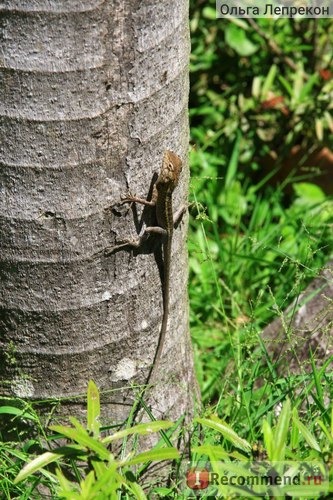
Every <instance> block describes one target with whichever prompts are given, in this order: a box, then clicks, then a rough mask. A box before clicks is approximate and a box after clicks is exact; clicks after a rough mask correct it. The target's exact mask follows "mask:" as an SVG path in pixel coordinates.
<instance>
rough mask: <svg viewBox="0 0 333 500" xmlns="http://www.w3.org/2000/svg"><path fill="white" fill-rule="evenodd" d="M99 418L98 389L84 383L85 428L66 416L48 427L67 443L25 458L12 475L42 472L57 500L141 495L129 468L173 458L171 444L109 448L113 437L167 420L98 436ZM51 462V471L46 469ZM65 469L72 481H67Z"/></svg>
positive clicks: (147, 430) (142, 432) (153, 428)
mask: <svg viewBox="0 0 333 500" xmlns="http://www.w3.org/2000/svg"><path fill="white" fill-rule="evenodd" d="M99 419H100V397H99V391H98V389H97V387H96V385H95V384H94V382H92V381H90V382H89V385H88V391H87V426H86V427H84V426H83V425H81V424H80V422H79V421H78V420H77V419H76V418H74V417H72V418H70V422H71V424H72V427H67V426H64V425H52V426H50V429H51V430H52V431H53V432H55V433H57V436H56V439H64V438H65V439H67V440H68V444H66V445H64V446H60V447H58V448H55V449H54V450H52V451H48V452H45V453H43V454H41V455H40V456H38V457H36V458H35V459H34V460H32V461H31V462H29V463H28V464H27V465H26V466H25V467H24V468H23V469H22V470H21V471H20V473H19V474H18V475H17V477H16V479H15V481H14V483H15V484H17V483H19V482H21V481H24V480H26V479H28V478H30V477H31V476H32V475H34V474H36V473H37V472H39V473H41V474H47V475H48V476H49V477H50V478H51V479H52V481H53V483H54V484H55V486H56V490H57V495H58V496H59V497H60V498H68V499H70V500H74V499H76V498H77V499H83V498H87V499H88V498H89V499H93V498H96V499H97V498H109V499H111V500H112V499H116V498H119V494H120V493H121V492H123V493H124V494H130V495H132V496H133V497H134V498H140V499H144V498H146V496H145V494H144V491H143V489H142V487H141V486H140V485H139V483H138V481H137V480H136V474H137V471H135V466H137V465H139V464H141V465H142V464H144V465H145V466H147V464H149V463H151V462H153V461H160V460H174V459H177V458H179V452H178V451H177V449H175V448H173V447H172V446H167V447H160V446H157V447H155V448H153V449H151V450H149V451H147V452H142V453H135V452H134V451H132V452H129V453H127V454H125V455H124V454H122V455H121V456H120V457H116V456H115V455H114V454H113V453H112V452H111V451H110V449H109V446H110V445H111V444H112V445H116V444H117V443H118V442H119V441H120V442H122V443H123V444H124V443H126V440H127V438H129V437H138V436H146V435H151V434H152V433H155V432H161V431H163V432H164V431H165V430H167V429H170V428H171V427H173V426H174V424H173V423H172V422H169V421H154V422H149V423H144V424H138V425H135V426H133V427H129V428H127V429H123V430H119V431H117V432H114V433H113V434H111V435H109V436H103V433H102V431H101V426H100V423H99ZM52 463H55V464H56V466H57V467H56V471H55V473H54V472H51V471H50V470H49V469H47V466H49V465H50V464H52ZM69 471H71V473H72V474H71V475H72V479H68V472H69Z"/></svg>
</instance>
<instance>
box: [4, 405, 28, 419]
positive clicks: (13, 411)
mask: <svg viewBox="0 0 333 500" xmlns="http://www.w3.org/2000/svg"><path fill="white" fill-rule="evenodd" d="M1 413H4V414H8V415H15V416H17V417H20V418H25V419H27V420H37V419H36V416H35V415H32V414H31V413H28V412H27V411H26V410H23V409H22V408H17V407H16V406H0V414H1Z"/></svg>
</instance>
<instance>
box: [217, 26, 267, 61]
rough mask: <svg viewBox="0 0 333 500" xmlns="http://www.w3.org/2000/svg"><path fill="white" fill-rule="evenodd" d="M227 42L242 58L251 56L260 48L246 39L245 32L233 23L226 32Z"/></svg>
mask: <svg viewBox="0 0 333 500" xmlns="http://www.w3.org/2000/svg"><path fill="white" fill-rule="evenodd" d="M225 41H226V43H227V44H228V45H229V46H230V47H231V48H232V49H234V51H235V52H237V54H239V55H240V56H250V55H252V54H254V53H255V52H256V51H257V50H258V48H259V47H258V45H254V44H253V43H252V42H251V41H250V40H249V39H248V38H246V34H245V31H244V30H242V29H241V28H239V27H238V26H235V25H234V24H232V23H230V24H229V25H228V26H227V28H226V30H225Z"/></svg>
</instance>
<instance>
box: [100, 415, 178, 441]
mask: <svg viewBox="0 0 333 500" xmlns="http://www.w3.org/2000/svg"><path fill="white" fill-rule="evenodd" d="M173 425H174V423H173V422H170V421H168V420H155V422H148V423H144V424H138V425H135V426H134V427H129V428H128V429H124V430H122V431H119V432H115V433H114V434H112V436H107V437H106V438H104V439H102V442H103V443H104V444H108V443H111V442H112V441H116V440H117V439H123V438H124V437H125V436H130V435H132V434H139V435H140V436H145V435H146V434H152V433H153V432H159V431H160V430H162V429H170V427H172V426H173Z"/></svg>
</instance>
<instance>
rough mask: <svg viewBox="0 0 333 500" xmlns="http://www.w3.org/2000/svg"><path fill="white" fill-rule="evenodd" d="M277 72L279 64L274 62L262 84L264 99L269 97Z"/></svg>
mask: <svg viewBox="0 0 333 500" xmlns="http://www.w3.org/2000/svg"><path fill="white" fill-rule="evenodd" d="M276 72H277V66H276V65H275V64H272V66H271V67H270V69H269V72H268V74H267V76H266V79H265V81H264V84H263V86H262V90H261V97H262V99H263V100H264V99H266V98H267V94H268V92H269V91H270V90H271V88H272V85H273V82H274V79H275V76H276Z"/></svg>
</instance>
